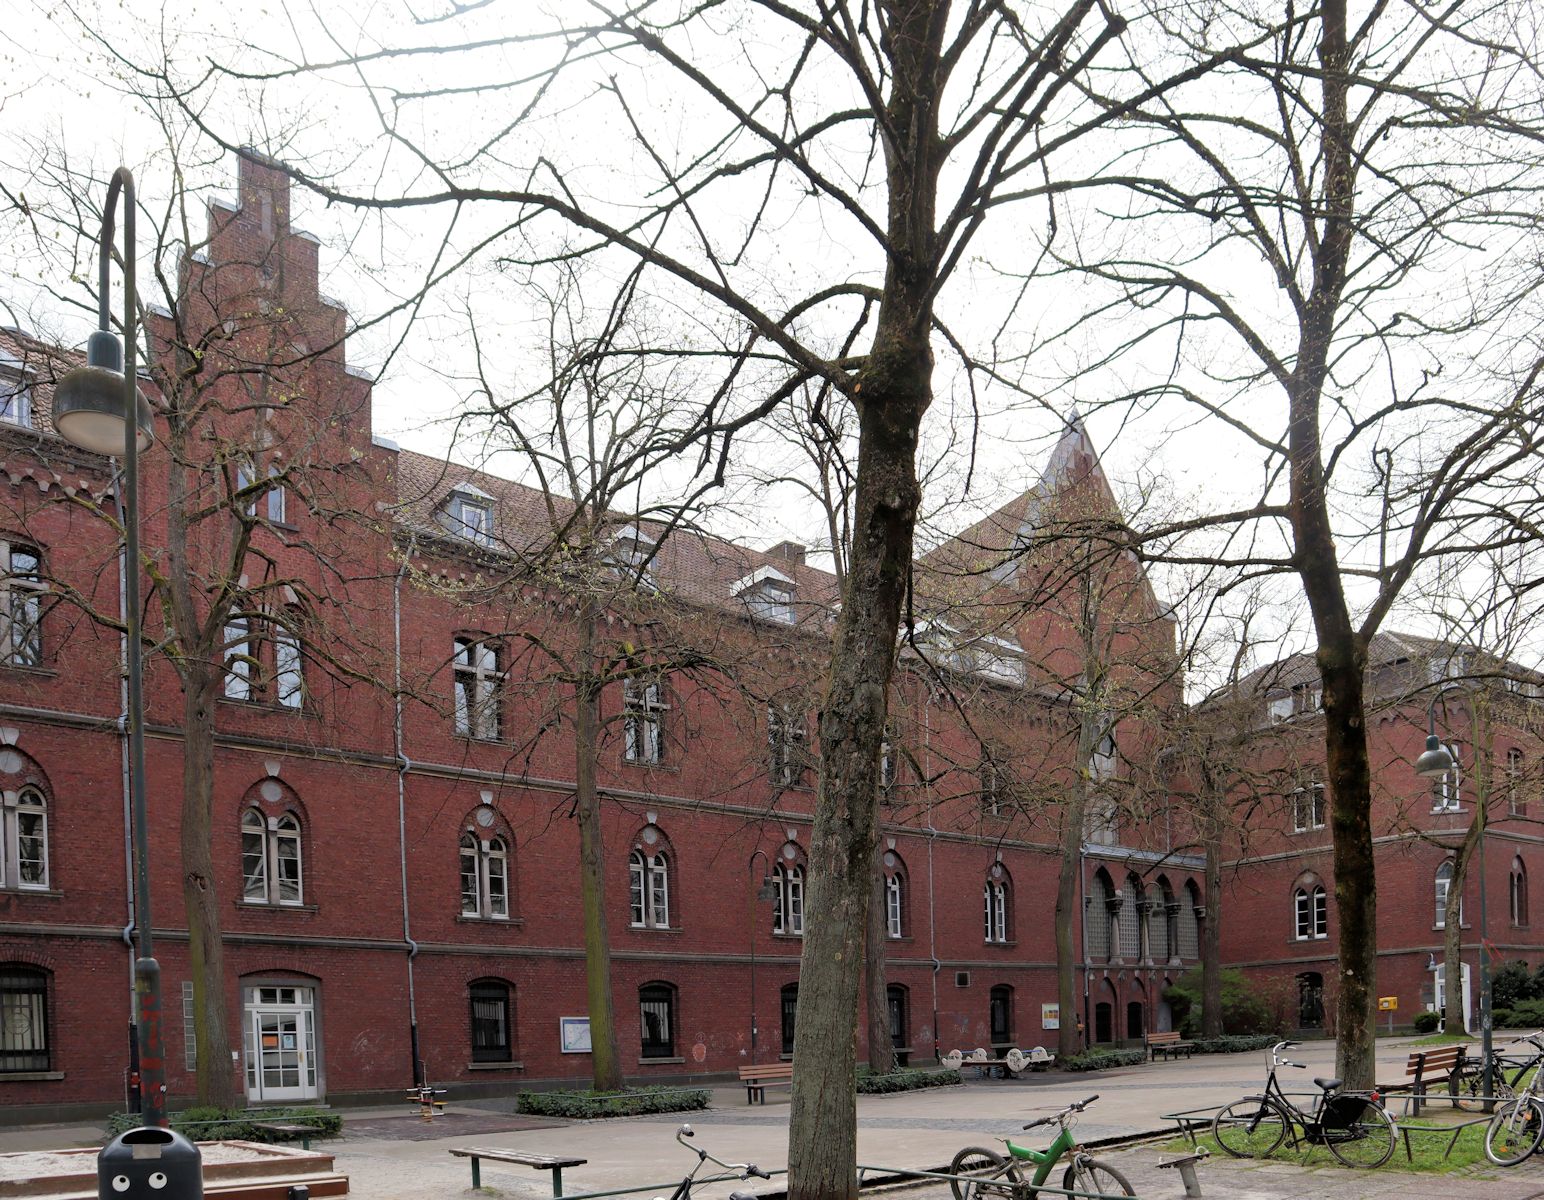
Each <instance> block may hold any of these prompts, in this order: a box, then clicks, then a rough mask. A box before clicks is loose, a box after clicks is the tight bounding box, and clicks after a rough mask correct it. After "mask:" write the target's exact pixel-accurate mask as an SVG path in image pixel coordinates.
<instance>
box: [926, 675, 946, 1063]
mask: <svg viewBox="0 0 1544 1200" xmlns="http://www.w3.org/2000/svg"><path fill="white" fill-rule="evenodd" d="M932 753H933V689H932V688H931V687H930V686H928V685H927V684H926V683H925V682H924V684H923V697H922V777H923V778H924V779H931V778H932V777H933V759H932ZM937 838H938V828H937V826H935V825H934V824H933V805H932V804H931V803H929V804H928V805H927V952H928V957H929V958H931V959H932V960H933V980H932V985H933V1060H934V1061H935V1062H936V1061H938V1045H939V1042H938V973H939V971H941V970H943V966H944V965H943V963H941V962H939V961H938V919H937V908H938V906H937V896H938V893H937V889H935V888H934V886H933V843H934V841H936V840H937Z"/></svg>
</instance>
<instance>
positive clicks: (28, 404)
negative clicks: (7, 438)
mask: <svg viewBox="0 0 1544 1200" xmlns="http://www.w3.org/2000/svg"><path fill="white" fill-rule="evenodd" d="M0 421H4V422H6V423H7V424H10V425H22V426H25V427H26V428H28V429H30V428H32V372H31V370H29V369H28V368H27V367H25V366H23V365H22V362H21V360H20V359H17V358H13V357H11V355H9V354H6V353H4V352H3V351H0Z"/></svg>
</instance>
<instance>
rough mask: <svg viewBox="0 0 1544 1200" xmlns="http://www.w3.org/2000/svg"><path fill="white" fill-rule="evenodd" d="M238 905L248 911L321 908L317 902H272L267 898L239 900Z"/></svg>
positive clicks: (292, 911)
mask: <svg viewBox="0 0 1544 1200" xmlns="http://www.w3.org/2000/svg"><path fill="white" fill-rule="evenodd" d="M236 907H237V908H240V909H245V910H246V911H247V912H289V913H315V912H320V911H321V909H320V908H319V907H318V906H317V905H315V904H270V903H268V901H266V900H238V901H236Z"/></svg>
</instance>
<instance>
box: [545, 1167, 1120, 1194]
mask: <svg viewBox="0 0 1544 1200" xmlns="http://www.w3.org/2000/svg"><path fill="white" fill-rule="evenodd" d="M866 1171H882V1172H884V1173H885V1174H886V1175H904V1176H907V1177H910V1178H913V1179H944V1180H952V1179H961V1178H973V1177H972V1176H960V1175H956V1174H954V1173H952V1172H950V1171H917V1170H913V1169H912V1168H910V1167H880V1166H875V1165H874V1164H872V1163H867V1164H865V1163H859V1164H858V1182H859V1186H860V1187H861V1186H862V1182H863V1175H864V1173H865V1172H866ZM1026 1186H1027V1185H1026ZM1035 1192H1036V1194H1037V1195H1041V1196H1068V1197H1071V1198H1072V1200H1132V1198H1131V1197H1130V1196H1125V1195H1121V1196H1111V1195H1109V1194H1107V1193H1105V1192H1069V1191H1067V1190H1066V1189H1065V1188H1059V1187H1052V1186H1051V1185H1050V1184H1048V1183H1043V1184H1041V1185H1040V1186H1039V1187H1037V1188H1036V1189H1035ZM575 1200H577V1198H575Z"/></svg>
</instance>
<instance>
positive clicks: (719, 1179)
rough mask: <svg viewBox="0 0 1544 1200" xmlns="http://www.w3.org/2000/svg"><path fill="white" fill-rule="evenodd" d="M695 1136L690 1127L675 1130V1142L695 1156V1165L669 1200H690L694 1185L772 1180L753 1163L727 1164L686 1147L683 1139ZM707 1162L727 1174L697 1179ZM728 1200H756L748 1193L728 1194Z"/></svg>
mask: <svg viewBox="0 0 1544 1200" xmlns="http://www.w3.org/2000/svg"><path fill="white" fill-rule="evenodd" d="M696 1136H697V1135H696V1134H695V1133H694V1132H692V1127H691V1126H690V1125H682V1126H681V1127H680V1128H678V1129H677V1130H676V1134H675V1140H676V1141H678V1142H680V1143H681V1145H683V1146H686V1148H687V1149H688V1150H690V1151H691V1152H692V1153H693V1154H695V1155H696V1156H697V1164H696V1166H694V1167H692V1169H691V1170H690V1171H688V1172H687V1173H686V1177H685V1178H684V1179H682V1180H681V1182H680V1183H678V1184H676V1190H675V1191H673V1192H671V1193H670V1200H690V1197H691V1194H692V1187H693V1185H694V1184H699V1183H724V1182H727V1181H728V1180H731V1179H739V1180H742V1181H743V1180H746V1179H771V1178H772V1176H770V1175H768V1174H767V1173H766V1172H765V1171H763V1170H762V1169H761V1168H760V1167H758V1166H756V1164H755V1163H727V1162H725V1161H724V1160H723V1159H721V1158H714V1157H713V1156H712V1155H711V1154H709V1153H708V1152H707V1151H706V1150H704V1149H703V1148H702V1147H701V1146H687V1145H686V1141H685V1139H686V1138H689V1137H696ZM709 1162H710V1163H713V1164H714V1165H715V1166H719V1167H722V1168H723V1169H724V1170H725V1171H726V1172H727V1174H723V1175H705V1176H703V1177H702V1178H701V1179H698V1178H697V1172H698V1171H700V1170H702V1164H703V1163H709ZM654 1200H664V1197H662V1196H656V1197H654ZM729 1200H756V1197H755V1195H753V1194H752V1193H750V1192H730V1193H729Z"/></svg>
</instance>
